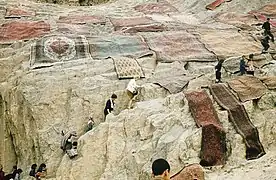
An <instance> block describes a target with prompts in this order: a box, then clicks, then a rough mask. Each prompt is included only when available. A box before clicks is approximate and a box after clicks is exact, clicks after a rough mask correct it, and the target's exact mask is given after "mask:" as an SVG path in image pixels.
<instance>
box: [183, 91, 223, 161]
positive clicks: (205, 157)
mask: <svg viewBox="0 0 276 180" xmlns="http://www.w3.org/2000/svg"><path fill="white" fill-rule="evenodd" d="M185 96H186V98H187V100H188V104H189V108H190V111H191V113H192V116H193V117H194V119H195V122H196V124H197V126H198V127H202V140H201V153H200V158H201V161H200V164H201V165H202V166H214V165H223V164H225V161H226V154H225V153H226V142H225V138H226V133H225V131H224V129H223V127H222V125H221V123H220V122H219V118H218V115H217V113H216V111H215V108H214V107H213V103H212V100H211V99H210V97H209V95H208V94H207V93H206V91H193V92H190V93H185Z"/></svg>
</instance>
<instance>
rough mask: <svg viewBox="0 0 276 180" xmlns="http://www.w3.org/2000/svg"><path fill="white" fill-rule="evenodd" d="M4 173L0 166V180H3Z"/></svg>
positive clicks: (0, 165)
mask: <svg viewBox="0 0 276 180" xmlns="http://www.w3.org/2000/svg"><path fill="white" fill-rule="evenodd" d="M4 177H5V172H4V171H3V166H2V164H0V180H4Z"/></svg>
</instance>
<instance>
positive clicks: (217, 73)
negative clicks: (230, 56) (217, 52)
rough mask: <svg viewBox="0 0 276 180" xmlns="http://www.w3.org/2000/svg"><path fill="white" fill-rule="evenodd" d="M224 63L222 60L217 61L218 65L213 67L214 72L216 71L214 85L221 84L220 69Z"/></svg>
mask: <svg viewBox="0 0 276 180" xmlns="http://www.w3.org/2000/svg"><path fill="white" fill-rule="evenodd" d="M223 62H224V60H219V62H218V64H217V65H216V66H215V70H216V83H220V82H221V67H222V63H223Z"/></svg>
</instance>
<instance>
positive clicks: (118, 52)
mask: <svg viewBox="0 0 276 180" xmlns="http://www.w3.org/2000/svg"><path fill="white" fill-rule="evenodd" d="M87 40H88V42H89V52H90V54H91V56H92V57H93V58H94V59H106V58H108V57H111V56H112V57H117V56H128V57H133V58H139V57H143V56H147V55H152V52H151V51H150V50H149V47H148V45H147V44H146V43H145V42H144V41H143V39H142V38H141V37H139V36H136V35H133V36H131V35H112V36H94V37H89V38H87Z"/></svg>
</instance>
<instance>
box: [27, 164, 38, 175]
mask: <svg viewBox="0 0 276 180" xmlns="http://www.w3.org/2000/svg"><path fill="white" fill-rule="evenodd" d="M36 168H37V164H32V166H31V170H30V172H29V175H30V176H32V177H35V173H36Z"/></svg>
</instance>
